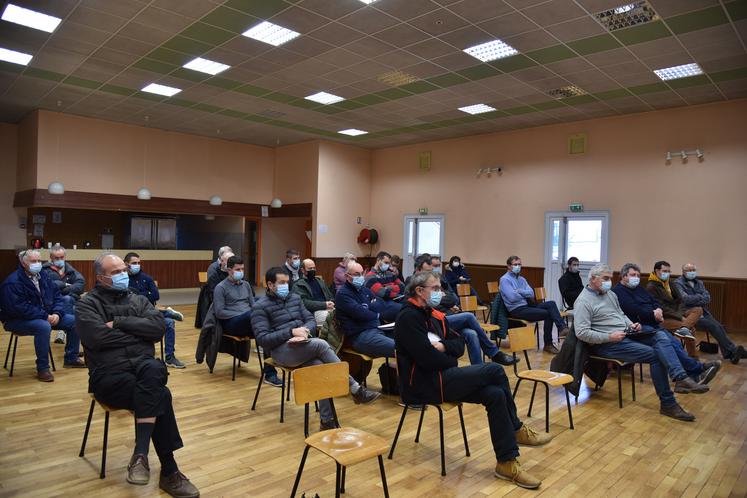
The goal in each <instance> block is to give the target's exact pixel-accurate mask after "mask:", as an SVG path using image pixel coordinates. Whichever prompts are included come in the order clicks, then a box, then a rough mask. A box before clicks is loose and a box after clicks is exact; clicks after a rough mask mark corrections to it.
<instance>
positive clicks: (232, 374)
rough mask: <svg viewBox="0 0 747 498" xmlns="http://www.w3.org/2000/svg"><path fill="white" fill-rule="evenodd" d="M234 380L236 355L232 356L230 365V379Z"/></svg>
mask: <svg viewBox="0 0 747 498" xmlns="http://www.w3.org/2000/svg"><path fill="white" fill-rule="evenodd" d="M235 380H236V357H235V356H234V357H233V364H232V365H231V381H235Z"/></svg>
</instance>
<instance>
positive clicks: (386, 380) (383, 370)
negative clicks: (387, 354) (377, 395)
mask: <svg viewBox="0 0 747 498" xmlns="http://www.w3.org/2000/svg"><path fill="white" fill-rule="evenodd" d="M379 382H381V392H382V393H384V394H396V395H398V396H399V379H398V378H397V369H396V368H394V367H392V366H389V364H388V363H386V362H384V363H382V364H381V366H380V367H379Z"/></svg>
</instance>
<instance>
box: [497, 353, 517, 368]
mask: <svg viewBox="0 0 747 498" xmlns="http://www.w3.org/2000/svg"><path fill="white" fill-rule="evenodd" d="M491 360H493V361H494V362H495V363H500V364H501V365H506V366H510V365H513V364H514V363H519V361H520V360H519V359H518V358H516V357H515V356H512V355H510V354H506V353H504V352H503V351H498V352H497V353H496V354H495V356H493V357H492V358H491Z"/></svg>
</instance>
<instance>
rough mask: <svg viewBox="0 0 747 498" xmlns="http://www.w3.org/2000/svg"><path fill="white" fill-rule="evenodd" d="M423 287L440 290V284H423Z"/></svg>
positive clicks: (435, 290) (434, 290)
mask: <svg viewBox="0 0 747 498" xmlns="http://www.w3.org/2000/svg"><path fill="white" fill-rule="evenodd" d="M423 289H432V290H433V292H441V286H440V285H424V286H423Z"/></svg>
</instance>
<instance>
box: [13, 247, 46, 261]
mask: <svg viewBox="0 0 747 498" xmlns="http://www.w3.org/2000/svg"><path fill="white" fill-rule="evenodd" d="M29 256H36V257H37V258H40V257H41V253H40V252H39V251H38V250H36V249H24V250H23V251H21V252H19V253H18V261H20V262H21V263H23V262H25V261H28V259H29Z"/></svg>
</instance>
